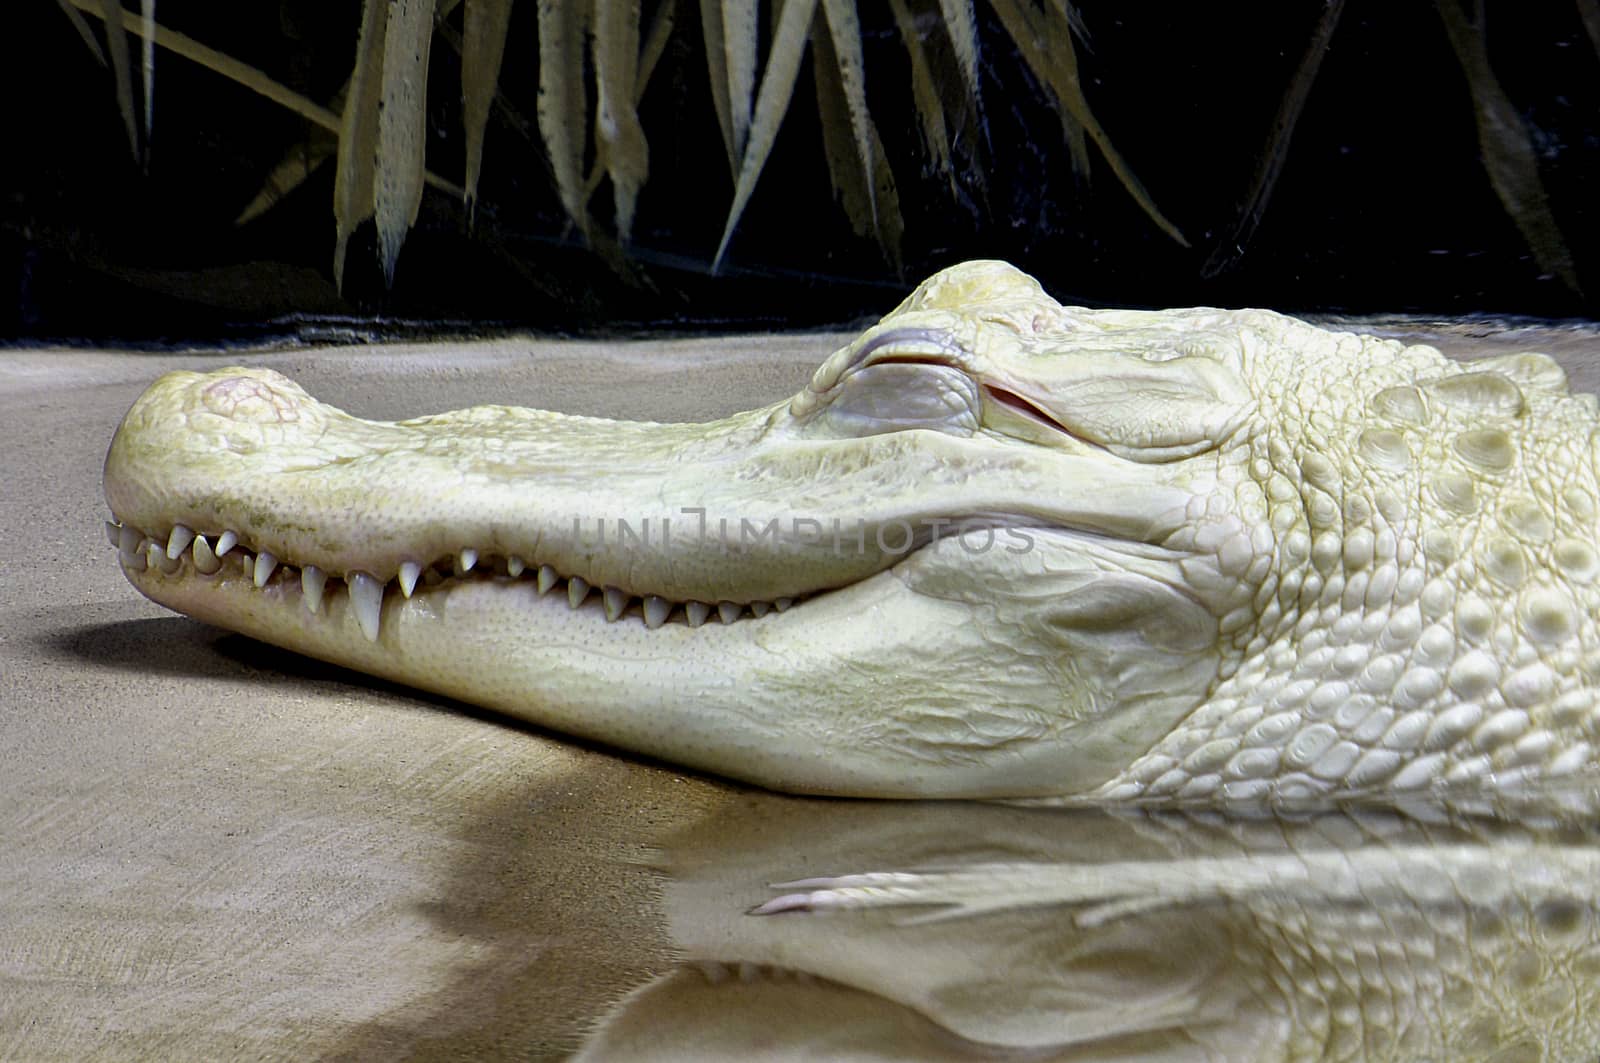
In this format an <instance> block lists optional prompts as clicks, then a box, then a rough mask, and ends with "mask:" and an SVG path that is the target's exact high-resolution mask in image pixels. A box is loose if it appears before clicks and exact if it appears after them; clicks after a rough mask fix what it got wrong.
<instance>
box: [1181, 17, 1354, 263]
mask: <svg viewBox="0 0 1600 1063" xmlns="http://www.w3.org/2000/svg"><path fill="white" fill-rule="evenodd" d="M1343 11H1344V0H1328V2H1327V4H1326V5H1325V6H1324V7H1323V9H1322V17H1321V18H1320V19H1318V20H1317V26H1316V30H1315V31H1314V32H1313V33H1312V35H1311V42H1310V44H1308V45H1307V46H1306V54H1305V56H1304V58H1302V59H1301V60H1300V66H1299V68H1298V69H1297V70H1296V71H1295V73H1294V77H1293V78H1292V79H1291V80H1290V82H1289V87H1288V89H1287V90H1285V91H1284V93H1283V94H1282V96H1281V97H1280V98H1279V103H1278V115H1277V118H1276V119H1274V121H1273V123H1272V139H1271V141H1270V142H1269V143H1268V144H1267V149H1266V151H1264V152H1263V153H1262V155H1261V163H1260V165H1259V166H1258V167H1257V168H1256V176H1255V180H1254V182H1253V183H1252V184H1251V186H1250V193H1249V195H1247V196H1246V197H1245V201H1244V205H1243V206H1242V207H1240V209H1239V220H1238V221H1237V222H1235V223H1234V226H1233V229H1232V231H1230V232H1229V233H1228V234H1227V235H1226V236H1224V237H1223V238H1222V239H1221V240H1219V241H1218V242H1217V246H1216V247H1215V248H1213V249H1212V252H1211V254H1210V255H1209V256H1208V257H1207V258H1206V261H1205V264H1204V265H1202V266H1201V267H1200V275H1201V276H1202V277H1215V276H1216V275H1217V274H1219V273H1221V272H1222V271H1223V270H1224V269H1226V268H1227V267H1228V266H1230V265H1232V264H1233V262H1234V261H1236V260H1237V259H1238V258H1239V256H1241V255H1243V254H1244V248H1245V245H1246V244H1248V243H1249V242H1250V237H1251V235H1252V234H1254V232H1255V231H1256V225H1257V224H1259V223H1260V221H1261V215H1262V213H1263V212H1264V211H1265V210H1266V209H1267V200H1269V199H1271V198H1272V189H1273V186H1274V185H1276V184H1277V183H1278V174H1279V173H1280V172H1281V171H1282V170H1283V164H1284V161H1285V160H1286V159H1287V158H1288V157H1289V141H1290V140H1291V138H1292V137H1293V136H1294V129H1295V126H1296V125H1297V124H1299V121H1300V112H1301V110H1302V109H1303V108H1304V107H1305V103H1306V97H1307V96H1309V95H1310V94H1311V86H1312V84H1313V83H1314V82H1315V81H1316V80H1317V71H1318V70H1320V69H1321V68H1322V59H1323V56H1325V55H1327V54H1328V42H1329V41H1331V40H1332V39H1333V31H1334V29H1335V28H1336V27H1337V26H1338V25H1339V16H1340V15H1341V14H1342V13H1343Z"/></svg>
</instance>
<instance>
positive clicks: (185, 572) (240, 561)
mask: <svg viewBox="0 0 1600 1063" xmlns="http://www.w3.org/2000/svg"><path fill="white" fill-rule="evenodd" d="M106 538H107V540H108V541H109V542H110V544H111V546H112V547H113V548H114V549H116V550H117V552H118V555H119V558H120V560H121V562H122V565H123V567H124V568H126V569H128V570H130V571H131V572H135V573H138V572H148V571H157V572H160V573H161V574H162V575H164V576H168V577H173V578H180V579H199V580H207V579H227V578H231V579H232V580H234V581H239V582H245V581H247V582H248V583H249V585H251V586H253V587H254V588H255V589H256V590H258V591H261V592H263V593H265V594H268V595H273V596H277V597H278V598H280V599H283V598H292V597H298V598H299V602H300V606H301V607H302V608H304V609H305V610H306V612H307V613H309V614H311V615H317V614H319V613H322V612H324V611H325V603H327V602H328V601H329V600H330V597H331V596H334V595H338V594H341V593H343V594H347V595H348V596H349V604H350V608H351V609H352V611H353V612H354V615H355V617H356V619H357V622H358V623H359V624H360V626H361V632H362V634H363V635H365V636H366V637H367V639H368V641H371V642H376V641H377V640H378V636H379V633H380V629H381V623H382V616H383V603H384V599H385V598H387V597H388V596H390V595H400V596H402V597H404V598H410V597H412V595H413V594H415V593H417V592H418V589H419V588H420V589H422V590H423V591H427V590H431V589H433V588H436V587H444V586H447V585H449V584H454V583H461V582H463V581H469V580H470V581H478V582H486V581H500V582H505V583H523V584H531V585H533V586H534V587H535V588H536V589H537V591H538V593H539V595H540V596H541V597H542V596H546V595H549V596H553V597H554V598H556V599H560V598H565V599H566V601H567V604H568V606H569V607H570V608H571V609H573V610H574V611H577V610H582V609H600V610H603V611H604V613H605V618H606V620H607V621H608V622H612V623H614V622H617V621H628V620H632V621H634V622H642V623H643V624H644V625H645V626H646V627H648V628H659V627H662V626H663V625H665V624H672V623H677V624H687V625H688V626H689V627H692V628H694V627H700V626H701V625H703V624H706V623H713V622H715V623H720V624H724V625H726V624H733V623H737V622H738V621H740V620H748V619H752V618H754V619H760V618H761V617H764V616H766V615H768V614H769V613H772V612H780V613H781V612H786V611H787V610H788V609H789V608H791V607H792V606H793V605H795V603H796V602H798V601H801V600H803V599H804V598H806V597H809V595H801V596H795V597H783V598H776V599H773V600H771V601H749V602H734V601H728V600H718V601H696V600H694V599H689V600H684V601H675V600H672V599H668V598H664V597H661V596H660V595H655V594H642V595H641V594H636V593H634V592H633V591H630V590H628V589H626V588H623V587H618V586H615V585H607V586H603V587H595V586H593V585H591V584H590V583H589V581H587V580H585V579H584V578H583V577H582V576H573V575H565V574H563V573H561V572H558V571H557V570H556V569H555V568H554V567H552V566H551V565H548V564H541V563H539V562H538V561H528V560H524V559H523V558H521V557H518V556H516V555H503V554H492V553H486V552H480V551H479V550H476V549H474V548H472V547H464V548H462V549H461V550H460V551H458V552H456V553H454V554H451V555H448V556H445V557H439V558H435V559H434V560H433V561H432V562H431V563H430V564H427V565H423V564H420V563H418V562H415V561H406V562H403V563H402V564H401V565H400V567H399V570H398V571H396V572H395V573H394V574H392V575H390V576H388V577H387V578H380V577H379V576H377V575H375V574H373V573H370V572H365V571H362V570H360V569H352V570H350V571H348V572H346V573H344V575H343V576H338V575H335V574H331V573H329V572H326V571H324V570H323V569H321V568H319V567H317V566H316V565H310V564H306V565H297V564H295V563H294V562H292V561H290V560H287V559H282V558H279V557H276V556H275V555H273V554H272V553H271V552H270V551H267V550H261V549H256V548H255V547H254V546H253V544H251V543H249V542H246V541H245V540H244V539H243V538H241V536H240V535H239V533H238V532H235V531H232V530H224V531H222V532H219V533H213V534H209V535H208V534H204V533H197V532H195V531H194V530H193V529H191V528H188V527H185V526H184V525H182V524H175V525H173V526H172V528H171V530H170V531H168V532H167V533H166V534H165V535H161V534H160V533H159V532H155V533H151V532H146V531H144V530H142V529H140V528H137V527H135V526H134V525H132V524H128V523H123V522H118V521H107V522H106Z"/></svg>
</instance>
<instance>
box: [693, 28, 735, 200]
mask: <svg viewBox="0 0 1600 1063" xmlns="http://www.w3.org/2000/svg"><path fill="white" fill-rule="evenodd" d="M700 37H701V40H703V41H704V42H705V51H706V76H707V78H708V79H709V80H710V82H711V106H712V109H714V110H715V111H716V112H717V125H718V128H720V129H721V130H722V146H723V147H724V148H726V149H727V152H728V172H729V173H730V174H731V175H733V176H734V177H737V176H738V175H739V156H738V153H736V152H735V151H734V150H733V117H732V115H731V114H730V113H729V111H728V51H727V48H726V47H725V46H724V45H723V43H722V5H721V3H720V0H700Z"/></svg>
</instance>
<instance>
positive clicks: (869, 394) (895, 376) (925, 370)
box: [812, 356, 979, 437]
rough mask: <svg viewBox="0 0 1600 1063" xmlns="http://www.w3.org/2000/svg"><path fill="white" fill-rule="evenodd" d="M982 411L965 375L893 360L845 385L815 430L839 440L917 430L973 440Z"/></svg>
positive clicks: (947, 368) (933, 365)
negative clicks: (945, 433) (837, 437)
mask: <svg viewBox="0 0 1600 1063" xmlns="http://www.w3.org/2000/svg"><path fill="white" fill-rule="evenodd" d="M978 411H979V398H978V385H977V383H976V382H975V381H974V380H973V379H972V378H971V377H969V376H968V375H967V374H965V373H963V372H962V371H961V370H959V369H956V368H953V367H952V366H948V365H941V364H939V363H937V362H935V361H933V360H932V359H920V358H916V357H906V358H902V357H898V356H895V357H891V358H889V359H885V360H882V361H879V362H876V363H874V364H873V365H869V366H866V367H864V368H862V369H858V370H856V371H855V372H853V373H850V374H849V375H848V376H846V377H845V378H844V379H843V380H841V381H840V382H839V384H838V386H837V387H836V389H835V391H834V394H833V395H832V396H830V397H829V399H828V402H827V405H826V406H824V407H823V408H822V409H820V410H818V411H817V414H816V417H815V419H814V420H813V422H812V425H813V426H814V428H815V429H817V430H821V431H824V432H827V433H829V434H832V435H837V436H841V437H848V436H866V435H877V434H880V433H883V432H905V431H910V430H912V429H918V428H922V429H931V430H933V431H938V432H948V433H951V434H954V435H962V436H969V435H971V434H972V433H973V432H975V431H977V428H978Z"/></svg>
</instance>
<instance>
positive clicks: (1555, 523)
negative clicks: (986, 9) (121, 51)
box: [105, 263, 1600, 809]
mask: <svg viewBox="0 0 1600 1063" xmlns="http://www.w3.org/2000/svg"><path fill="white" fill-rule="evenodd" d="M1597 424H1600V413H1597V404H1596V402H1595V400H1594V398H1593V397H1591V396H1586V395H1576V396H1575V395H1571V394H1569V393H1568V391H1567V389H1566V384H1565V379H1564V377H1563V375H1562V373H1561V371H1560V369H1559V368H1558V367H1557V366H1556V365H1555V363H1554V362H1552V361H1551V360H1549V359H1548V358H1545V357H1543V356H1540V355H1515V356H1511V357H1506V358H1497V359H1490V360H1487V361H1484V362H1479V363H1475V364H1472V365H1462V364H1458V363H1455V362H1452V361H1450V360H1449V359H1447V358H1445V357H1444V356H1443V355H1441V354H1440V353H1439V352H1438V351H1436V350H1434V349H1432V348H1429V347H1420V346H1419V347H1404V346H1402V345H1400V344H1398V343H1395V342H1392V341H1384V340H1378V339H1372V338H1362V337H1357V336H1353V335H1349V334H1343V333H1330V332H1326V331H1323V330H1320V329H1317V328H1314V327H1312V326H1309V325H1307V324H1304V323H1303V322H1299V321H1295V320H1293V319H1291V318H1286V317H1282V316H1280V315H1277V314H1272V313H1268V312H1264V311H1221V310H1205V309H1197V310H1173V311H1163V312H1145V311H1101V310H1084V309H1079V308H1070V307H1063V306H1061V305H1059V304H1057V303H1056V302H1054V301H1053V300H1051V299H1050V298H1049V297H1048V296H1046V295H1045V294H1044V293H1043V292H1042V291H1041V290H1040V289H1039V287H1038V285H1037V284H1036V283H1035V282H1034V281H1033V280H1032V279H1031V278H1028V277H1026V276H1024V275H1023V274H1021V273H1018V272H1017V271H1015V270H1014V269H1012V268H1010V267H1008V266H1005V265H1003V264H1000V263H969V264H966V265H963V266H958V267H955V268H953V269H950V270H946V271H944V272H943V273H940V274H938V275H937V276H935V277H933V278H931V279H930V280H928V281H927V282H925V283H924V284H923V285H922V286H920V287H919V288H918V289H917V291H916V292H915V293H913V294H912V295H911V296H910V297H909V298H908V299H907V300H906V302H905V303H903V304H902V305H901V306H900V307H899V308H898V309H896V310H895V311H894V312H893V313H892V314H890V315H888V316H887V317H886V318H885V319H884V320H883V321H882V322H881V323H880V324H878V325H877V326H875V327H873V328H872V329H869V330H868V331H867V332H865V333H864V334H863V335H862V336H861V337H860V338H859V339H858V340H856V341H855V342H853V343H852V344H850V345H849V346H847V347H845V348H844V349H842V350H840V351H839V352H838V353H836V354H835V355H833V356H832V357H831V358H829V359H828V361H827V362H826V363H824V365H823V366H822V367H821V368H820V369H819V370H818V371H817V373H816V375H815V377H814V378H813V379H812V382H811V384H810V386H809V387H808V388H806V389H805V390H804V391H802V392H801V393H800V394H799V395H797V396H795V397H794V398H793V399H792V400H789V401H787V402H781V403H778V404H776V405H774V406H771V407H768V408H766V409H761V410H755V411H752V412H750V413H746V414H741V415H737V416H734V417H730V418H728V419H726V420H723V421H720V422H716V423H713V424H707V425H658V424H639V423H619V422H608V421H599V420H594V419H589V418H578V417H567V416H562V415H559V414H553V413H546V412H542V411H533V410H521V409H512V408H508V407H480V408H477V409H473V410H465V411H460V412H457V413H453V414H444V415H440V416H436V417H425V418H419V419H417V420H413V421H404V422H399V423H378V422H368V421H362V420H358V419H356V418H353V417H350V416H349V415H347V414H344V413H343V412H342V411H339V410H336V409H333V408H332V407H329V406H325V405H322V404H320V403H317V402H316V401H315V400H313V399H311V398H310V397H308V396H307V395H306V394H305V393H304V392H303V391H301V390H300V389H299V388H298V387H297V386H295V385H294V384H293V383H292V382H290V381H289V380H287V379H285V378H283V377H281V376H279V375H277V374H275V373H270V372H266V371H261V370H247V369H228V370H222V371H219V372H216V373H211V374H207V375H196V374H192V373H174V374H170V375H168V376H166V377H163V378H162V379H161V380H159V381H157V382H156V383H155V384H154V385H152V386H151V388H150V390H149V391H148V392H146V394H145V395H144V396H143V397H142V398H141V399H140V400H139V401H138V402H137V403H136V404H135V405H134V407H133V409H132V410H130V411H129V413H128V415H127V418H126V419H125V420H124V422H123V425H122V427H121V428H120V429H119V431H118V433H117V436H116V438H115V440H114V441H113V443H112V446H111V451H110V454H109V456H108V457H107V460H106V479H105V483H106V497H107V500H108V501H109V502H110V505H111V509H112V511H113V513H114V514H115V516H116V518H117V520H118V521H119V522H120V523H121V525H122V528H121V530H120V532H115V533H114V538H119V539H120V542H121V545H122V547H123V550H122V555H123V567H124V570H125V571H126V572H127V574H128V577H129V579H130V580H132V581H133V583H134V585H135V586H137V587H138V588H139V589H140V590H141V591H142V592H143V593H145V594H146V595H148V596H149V597H150V598H152V599H154V600H155V601H157V602H160V603H162V604H164V605H167V606H169V607H171V608H174V609H177V610H179V611H181V612H185V613H188V614H190V615H193V616H196V617H199V618H200V619H203V620H206V621H209V622H211V623H215V624H219V625H222V626H224V627H228V628H232V629H235V630H238V631H242V632H244V633H246V634H249V635H252V636H254V637H256V638H260V639H263V640H265V641H268V642H273V643H276V644H278V645H282V646H286V647H289V648H291V649H294V650H298V651H300V652H303V653H307V654H310V655H313V656H316V657H321V658H324V659H326V660H330V661H334V662H337V663H340V664H343V665H347V666H350V667H353V668H357V669H361V670H363V671H367V672H371V673H374V674H377V675H382V676H385V677H388V678H392V679H396V680H399V681H401V682H405V683H410V684H413V685H416V686H419V687H424V688H427V689H430V690H435V691H439V692H442V693H445V694H449V695H452V696H455V697H458V698H462V699H464V700H467V701H472V702H476V703H480V704H484V705H488V706H491V707H493V708H496V709H499V710H501V711H504V712H507V713H510V714H512V715H515V716H518V717H522V718H524V719H527V720H531V721H534V722H536V723H539V724H543V725H546V726H550V727H554V728H557V729H561V730H566V731H570V732H573V733H577V734H581V735H585V736H588V737H591V738H595V739H599V740H603V741H606V742H609V743H612V744H614V745H617V746H622V747H625V748H628V749H634V750H638V751H641V752H645V753H649V754H652V755H655V756H658V757H663V758H666V759H669V760H674V761H678V762H681V763H684V764H688V765H691V766H694V767H698V768H702V769H706V770H710V771H713V772H718V773H722V774H725V775H731V776H734V777H737V778H740V779H744V780H748V781H751V782H755V783H759V784H761V785H765V786H769V787H773V788H777V789H784V790H794V791H802V792H812V793H829V794H849V795H858V796H895V797H915V796H940V797H1007V798H1041V797H1049V798H1055V799H1060V800H1064V801H1067V802H1077V803H1097V804H1130V803H1143V804H1189V805H1192V804H1203V805H1212V806H1224V805H1225V806H1229V807H1241V806H1248V807H1261V806H1271V807H1281V806H1301V805H1305V804H1322V803H1328V802H1346V801H1355V802H1361V801H1377V802H1382V803H1392V802H1394V801H1395V800H1398V799H1399V798H1401V797H1402V796H1403V797H1404V798H1405V799H1406V800H1408V801H1412V802H1418V801H1420V802H1423V803H1429V804H1432V805H1435V806H1444V807H1452V808H1470V807H1479V806H1482V805H1485V804H1489V805H1493V804H1496V803H1499V802H1502V801H1518V800H1523V799H1525V798H1526V797H1527V796H1528V795H1530V794H1536V795H1541V799H1543V796H1542V795H1553V796H1550V800H1553V801H1559V802H1560V803H1561V804H1563V805H1566V806H1574V807H1577V808H1580V809H1587V808H1593V807H1596V805H1597V802H1596V801H1595V799H1594V796H1593V792H1592V789H1591V787H1590V786H1589V785H1588V780H1589V779H1590V777H1591V774H1592V772H1593V771H1594V768H1595V766H1596V756H1595V752H1594V748H1593V746H1592V745H1591V735H1592V734H1593V733H1594V732H1595V731H1596V729H1597V727H1600V707H1597V705H1596V699H1595V686H1596V681H1597V677H1600V654H1596V653H1595V652H1594V651H1593V647H1594V646H1595V645H1596V635H1595V630H1594V626H1595V621H1594V617H1595V613H1596V605H1597V595H1596V591H1595V588H1594V583H1593V581H1594V579H1595V577H1596V576H1597V575H1600V552H1597V550H1596V523H1595V522H1596V497H1597V493H1600V489H1597V485H1596V482H1595V480H1596V476H1595V462H1594V456H1593V453H1592V433H1593V432H1594V430H1595V428H1596V426H1597ZM619 521H623V522H626V525H627V529H628V534H623V532H622V529H621V528H619V526H618V522H619ZM602 522H603V523H602ZM664 522H665V523H664ZM723 522H726V524H724V523H723ZM770 522H775V523H770ZM721 528H726V533H725V534H724V533H722V532H720V531H719V529H721ZM836 528H837V533H836V531H835V529H836ZM957 531H962V532H964V534H962V535H960V536H958V535H956V534H955V533H956V532H957ZM196 532H198V533H199V535H200V536H201V538H200V539H196V540H193V542H191V541H190V540H189V538H188V536H189V535H190V534H192V533H196ZM224 532H232V533H234V534H235V535H236V537H237V539H238V541H239V543H240V544H241V545H240V546H239V547H237V548H235V550H234V552H233V553H229V554H228V555H227V556H226V557H224V558H222V559H221V561H220V562H218V561H216V560H215V559H214V558H213V556H212V552H213V551H214V550H215V549H216V548H217V547H218V546H219V545H220V544H219V542H218V537H219V536H221V535H222V534H223V533H224ZM664 533H666V534H664ZM989 535H992V537H993V538H992V545H991V546H989V547H988V548H987V549H983V548H982V547H983V546H984V544H985V542H989V541H991V540H989V539H988V538H987V536H989ZM908 536H910V538H909V539H908ZM147 537H148V539H149V541H146V538H147ZM908 542H909V543H910V544H911V546H913V547H914V548H912V549H905V548H904V547H905V544H907V543H908ZM169 543H170V546H171V549H170V550H167V549H164V548H166V547H168V546H169ZM463 550H468V551H470V552H469V553H468V554H466V555H465V556H463V555H462V553H461V552H462V551H463ZM169 553H170V554H171V556H172V557H173V558H176V560H169V558H168V554H169ZM241 556H242V557H243V563H241V561H240V557H241ZM207 569H212V570H214V571H212V572H211V573H210V574H207V573H206V572H205V571H204V570H207ZM419 570H420V571H422V573H423V574H422V576H421V578H420V579H419V580H418V581H417V583H416V585H415V587H414V589H412V593H411V594H410V595H409V596H407V594H406V593H404V590H403V588H402V587H401V586H400V585H399V584H398V583H397V582H396V578H397V577H402V578H404V579H406V580H407V581H408V582H409V580H410V579H411V578H414V577H416V575H417V572H418V571H419ZM302 572H304V573H306V574H308V576H309V578H308V579H307V580H306V582H303V577H302ZM513 572H520V577H513V575H512V573H513ZM541 573H542V575H543V578H542V579H540V578H539V575H540V574H541ZM325 576H326V577H331V578H328V582H327V584H326V587H325V589H323V591H322V593H321V595H320V596H318V595H317V594H316V593H315V591H316V589H317V587H318V586H319V583H318V581H319V580H320V579H321V578H323V577H325ZM345 578H348V579H349V580H350V581H351V587H350V589H349V590H347V589H346V585H345ZM256 582H261V583H263V584H264V585H263V586H261V587H259V588H258V587H257V586H256V585H255V583H256ZM541 586H543V587H545V588H546V590H548V593H543V594H541V590H540V588H541ZM590 587H592V588H593V590H590V589H589V588H590ZM380 588H381V592H380ZM603 588H609V591H608V592H607V593H606V594H605V595H604V597H602V595H601V593H600V592H601V590H602V589H603ZM306 589H309V590H310V591H311V594H310V595H309V597H308V595H307V593H306ZM380 593H381V608H380V606H379V595H380ZM641 599H642V600H641ZM363 600H365V601H367V603H368V605H367V607H366V608H365V610H363V608H362V607H361V603H362V601H363ZM573 602H578V603H582V604H581V607H578V606H574V605H572V604H570V603H573ZM719 603H721V614H720V615H719V612H718V611H717V608H716V607H717V606H718V604H719ZM313 606H314V608H312V607H313Z"/></svg>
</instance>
